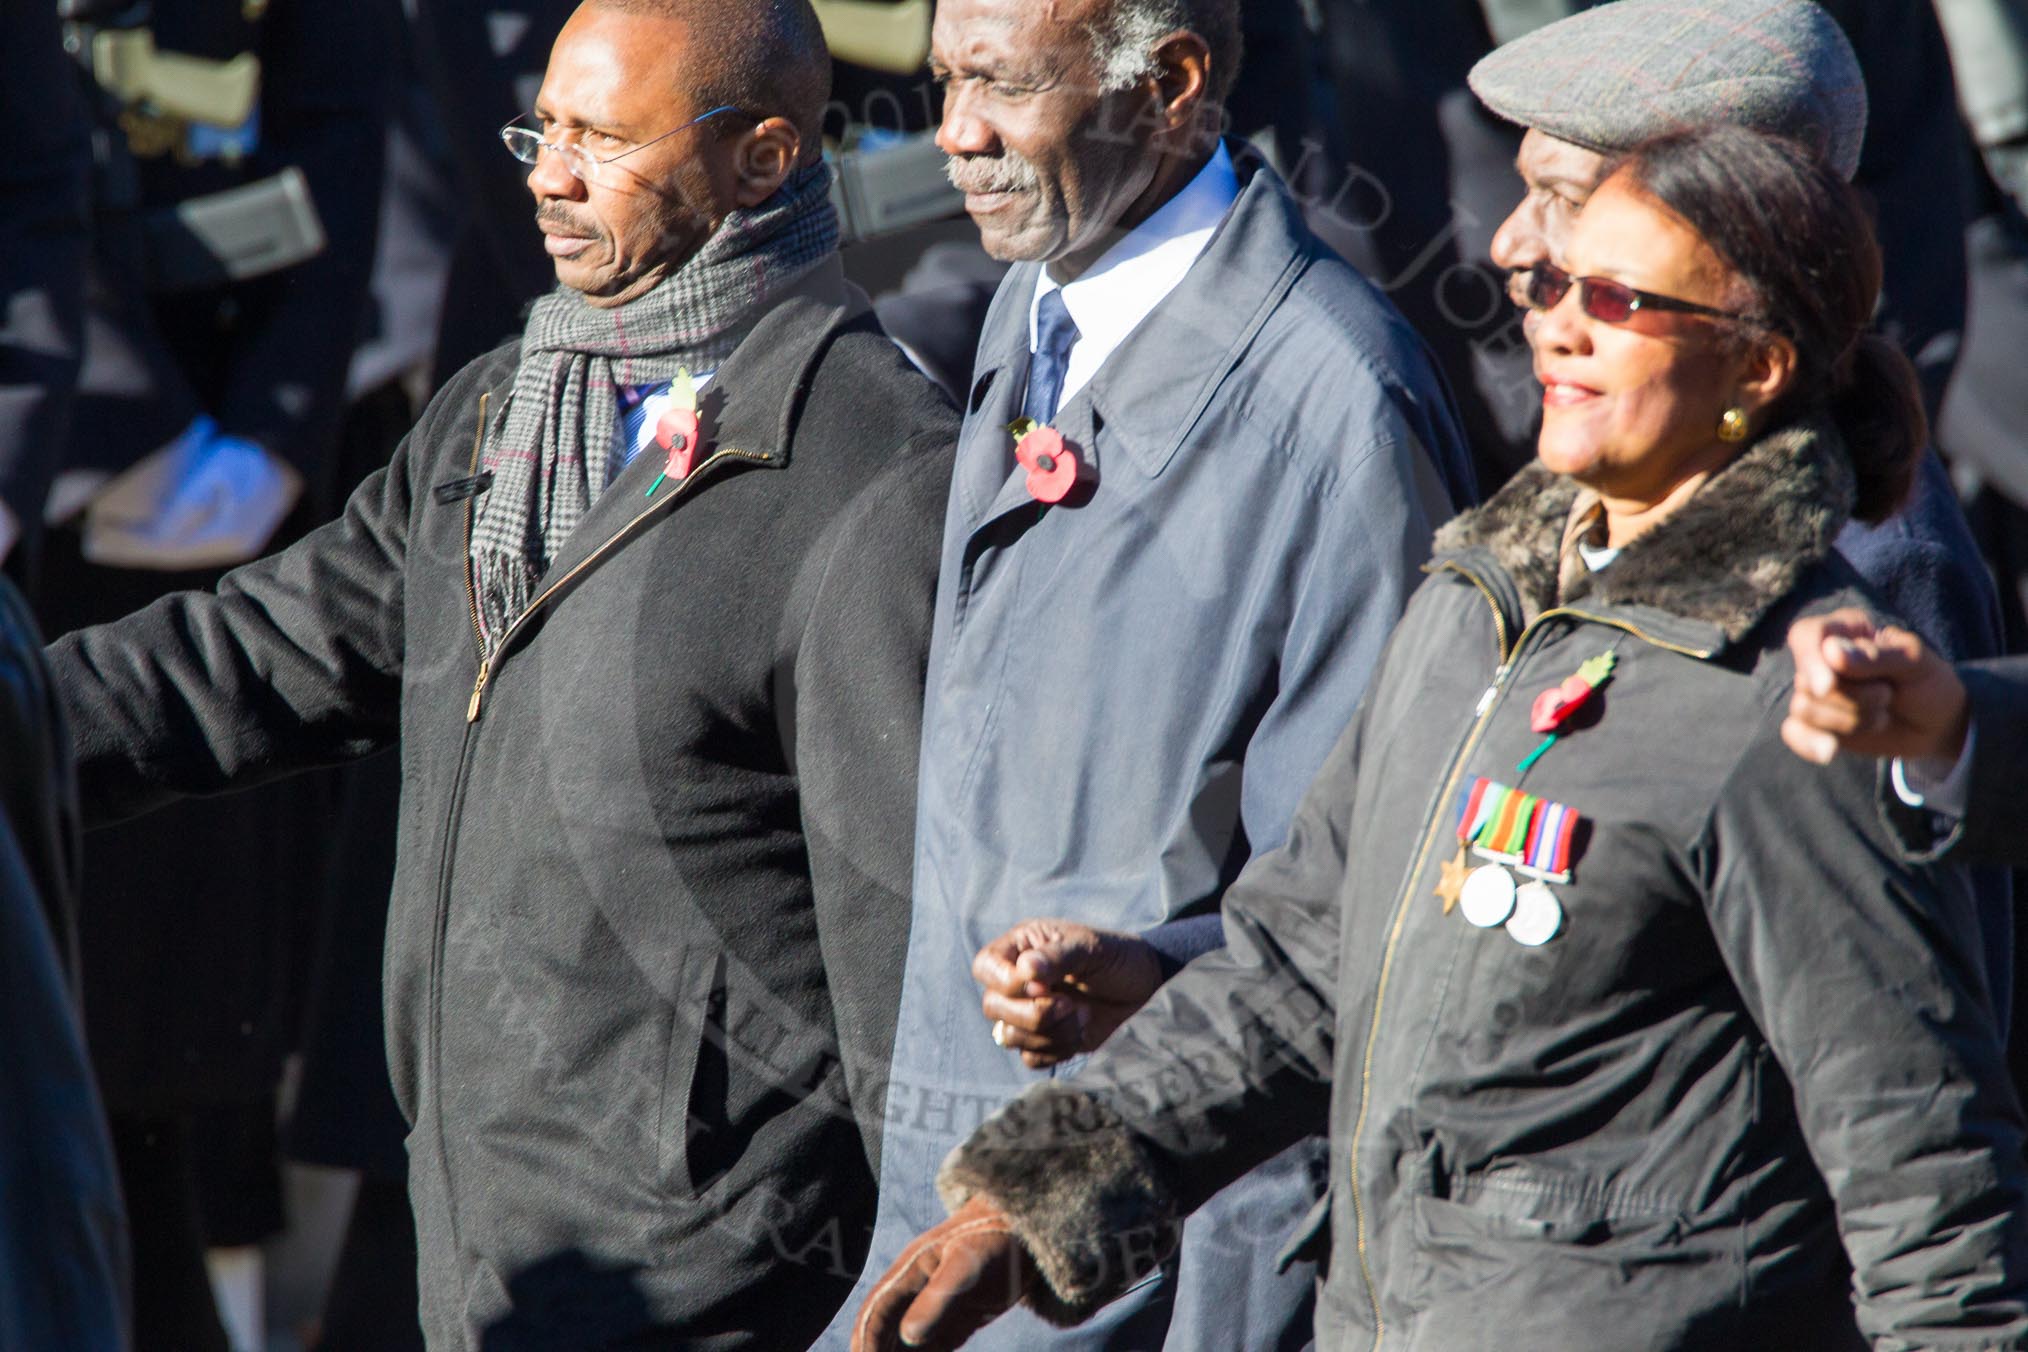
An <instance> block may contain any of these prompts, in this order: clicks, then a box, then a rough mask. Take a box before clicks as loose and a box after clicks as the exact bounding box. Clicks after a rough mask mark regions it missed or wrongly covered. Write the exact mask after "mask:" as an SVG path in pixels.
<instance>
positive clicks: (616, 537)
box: [465, 447, 774, 723]
mask: <svg viewBox="0 0 2028 1352" xmlns="http://www.w3.org/2000/svg"><path fill="white" fill-rule="evenodd" d="M728 460H743V461H745V462H747V463H748V464H752V465H765V464H770V463H772V462H773V460H774V457H773V456H772V455H769V454H768V453H767V452H765V451H758V452H756V451H741V450H735V449H732V448H730V447H728V448H727V449H725V450H722V451H718V452H716V453H715V454H713V455H712V456H711V457H710V458H709V459H707V460H706V461H705V462H704V463H703V464H701V465H699V466H698V467H697V468H696V469H693V470H692V471H690V476H689V477H688V478H686V479H684V480H683V482H681V483H679V484H677V485H676V487H675V489H674V490H672V491H671V492H670V494H669V496H667V497H665V498H662V499H660V500H659V501H657V502H655V503H654V504H653V505H651V506H650V507H648V509H647V510H646V511H643V512H642V513H641V514H640V515H639V516H637V517H635V518H634V519H633V520H632V521H629V522H628V523H627V524H626V525H624V526H622V527H620V529H619V530H617V531H615V532H614V533H613V534H612V536H611V537H610V538H609V539H607V541H606V542H605V543H604V544H602V545H600V546H599V547H598V548H597V549H595V550H593V551H592V552H591V553H590V554H587V555H586V556H585V557H584V559H583V561H582V562H580V563H579V564H578V565H577V566H576V567H574V568H572V569H571V570H570V571H569V572H567V573H565V574H564V575H563V576H562V577H560V578H558V579H557V580H556V581H554V582H552V583H550V584H549V585H548V586H547V587H545V588H543V589H542V591H541V593H540V594H538V595H537V596H536V598H535V599H534V600H533V601H530V602H529V603H528V609H526V610H524V611H522V612H521V614H520V616H519V617H518V618H517V619H516V620H515V621H514V623H512V624H510V625H508V626H507V632H506V633H504V634H502V635H500V641H499V642H497V643H495V644H494V645H493V651H492V652H491V653H490V654H487V655H486V656H485V657H483V658H482V659H481V661H480V663H479V679H478V680H477V681H476V682H474V683H473V685H472V702H471V703H470V704H469V705H468V706H466V709H465V722H467V723H476V722H478V721H479V712H480V710H481V708H482V707H483V706H484V703H485V699H486V687H487V685H488V684H490V683H491V682H492V679H493V668H494V667H495V665H497V664H498V663H499V661H500V658H501V656H502V655H503V654H504V653H505V652H506V651H507V647H508V645H509V644H510V643H512V642H513V641H514V636H515V635H516V634H518V633H520V632H521V629H522V626H523V625H526V624H527V623H528V621H529V620H531V619H533V618H534V616H535V613H536V612H537V611H539V610H541V609H542V608H543V607H544V606H546V605H547V604H548V603H549V601H550V599H551V598H552V597H554V596H555V595H556V594H557V593H558V592H560V591H562V590H563V589H564V588H565V587H567V586H569V585H570V584H571V583H572V582H573V581H574V580H576V579H577V578H578V577H581V576H582V575H583V574H584V573H585V571H586V570H588V569H589V568H591V567H592V565H593V564H596V563H598V562H599V561H600V560H601V559H603V558H605V556H606V555H607V554H609V553H611V552H612V551H613V549H614V547H615V546H617V545H619V544H620V543H621V542H622V541H624V540H625V539H626V538H627V537H628V536H629V535H631V534H633V532H634V531H635V530H636V529H637V528H638V527H639V526H640V525H641V524H642V523H643V522H645V521H647V520H648V519H649V518H650V517H653V516H654V515H655V514H656V513H658V512H662V511H666V510H667V509H668V508H669V507H670V506H671V505H673V504H675V503H677V502H681V501H682V500H683V497H684V495H685V494H687V493H689V492H690V490H691V489H692V488H694V487H695V486H696V485H697V483H698V482H699V481H700V480H701V479H702V478H703V477H704V472H705V471H706V470H708V469H710V468H711V467H712V466H713V465H717V464H721V463H723V462H725V461H728Z"/></svg>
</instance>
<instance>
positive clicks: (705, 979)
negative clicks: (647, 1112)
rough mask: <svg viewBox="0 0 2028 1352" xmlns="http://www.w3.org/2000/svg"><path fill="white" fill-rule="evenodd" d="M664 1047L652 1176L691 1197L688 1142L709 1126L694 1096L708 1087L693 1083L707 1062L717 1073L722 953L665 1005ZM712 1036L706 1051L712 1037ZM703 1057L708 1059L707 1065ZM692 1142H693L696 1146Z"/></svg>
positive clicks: (694, 1182) (694, 1185) (694, 1186)
mask: <svg viewBox="0 0 2028 1352" xmlns="http://www.w3.org/2000/svg"><path fill="white" fill-rule="evenodd" d="M668 1017H669V1040H668V1049H667V1052H666V1053H665V1055H664V1058H663V1070H662V1101H661V1107H660V1108H659V1110H658V1111H657V1114H656V1129H655V1178H656V1182H657V1184H658V1185H659V1186H660V1187H661V1188H662V1190H663V1191H665V1192H671V1193H674V1194H676V1195H678V1196H683V1197H689V1196H694V1195H695V1194H696V1193H697V1191H698V1190H699V1182H698V1179H697V1176H696V1174H697V1171H696V1169H695V1167H694V1166H693V1163H692V1156H693V1155H694V1154H696V1153H698V1151H697V1147H696V1145H694V1144H693V1142H694V1141H696V1138H699V1137H701V1136H703V1135H705V1134H706V1133H708V1132H709V1131H710V1125H711V1124H710V1123H709V1122H708V1121H706V1120H702V1119H700V1117H699V1115H698V1111H697V1109H698V1104H699V1100H700V1098H708V1097H709V1096H710V1086H708V1085H700V1084H699V1083H698V1081H699V1079H700V1077H701V1076H705V1075H708V1074H709V1073H710V1071H711V1068H712V1067H714V1066H715V1067H718V1068H719V1069H720V1071H721V1073H722V1067H723V1065H724V1028H725V957H724V955H723V954H720V955H719V956H718V957H717V959H716V960H715V961H713V962H712V964H711V965H710V967H709V968H708V969H707V971H706V972H704V973H702V974H699V975H698V976H693V977H692V979H691V980H690V981H689V982H687V983H686V984H685V985H684V986H683V987H682V988H681V989H680V990H678V991H677V993H676V999H675V1001H674V1002H673V1003H672V1004H671V1005H670V1007H669V1015H668ZM714 1037H716V1038H717V1039H718V1043H717V1049H716V1055H715V1056H712V1055H711V1052H712V1048H713V1038H714ZM707 1062H709V1064H707ZM701 1144H702V1143H701V1142H697V1145H701Z"/></svg>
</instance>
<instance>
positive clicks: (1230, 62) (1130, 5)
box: [1091, 0, 1245, 108]
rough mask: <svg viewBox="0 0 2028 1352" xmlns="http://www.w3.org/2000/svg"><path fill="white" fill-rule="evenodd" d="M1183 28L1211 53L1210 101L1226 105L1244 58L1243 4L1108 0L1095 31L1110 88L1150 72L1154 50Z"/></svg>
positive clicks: (1225, 0)
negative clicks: (1157, 45)
mask: <svg viewBox="0 0 2028 1352" xmlns="http://www.w3.org/2000/svg"><path fill="white" fill-rule="evenodd" d="M1179 29H1188V30H1189V31H1190V32H1192V33H1195V34H1196V35H1197V36H1198V37H1200V38H1203V39H1204V45H1205V46H1207V47H1209V48H1210V49H1211V101H1212V102H1213V103H1216V104H1217V105H1218V106H1220V107H1221V108H1222V107H1224V106H1225V101H1226V100H1227V99H1228V98H1230V97H1231V96H1232V86H1233V83H1234V82H1235V81H1236V80H1238V78H1239V65H1240V62H1241V60H1242V59H1244V55H1245V42H1244V41H1243V39H1242V38H1241V36H1240V25H1239V0H1105V3H1104V5H1103V6H1102V9H1101V12H1100V13H1099V15H1098V16H1097V17H1096V18H1094V19H1093V20H1092V21H1091V33H1092V53H1093V55H1094V56H1096V57H1097V58H1098V64H1099V75H1100V78H1101V79H1102V80H1103V81H1104V82H1105V85H1106V87H1107V88H1109V89H1118V88H1122V87H1124V86H1126V85H1129V84H1132V83H1133V82H1134V81H1136V80H1139V79H1141V78H1142V77H1143V76H1146V75H1149V74H1152V73H1153V70H1154V67H1153V64H1152V62H1151V61H1150V60H1149V53H1150V51H1151V50H1152V48H1153V47H1154V45H1155V43H1156V41H1157V40H1159V39H1161V38H1163V37H1166V36H1168V35H1169V34H1171V33H1174V32H1176V31H1178V30H1179Z"/></svg>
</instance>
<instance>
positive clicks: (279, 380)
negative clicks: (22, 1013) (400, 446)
mask: <svg viewBox="0 0 2028 1352" xmlns="http://www.w3.org/2000/svg"><path fill="white" fill-rule="evenodd" d="M386 3H387V0H353V2H352V3H347V4H344V5H323V4H317V5H304V4H279V5H274V6H272V7H270V5H269V4H268V3H267V0H238V3H230V4H223V3H201V2H200V0H155V2H154V3H144V4H139V5H135V4H131V3H127V2H126V0H120V2H119V3H100V2H99V0H60V3H58V5H57V9H58V12H59V13H60V14H61V16H62V20H63V27H64V46H65V48H66V49H67V50H68V51H69V52H70V54H71V56H72V57H73V58H74V62H75V67H76V69H75V71H74V76H75V83H76V86H77V88H78V89H79V90H81V91H82V92H83V94H84V96H85V97H86V98H87V99H88V101H89V104H90V107H91V113H92V119H93V124H94V126H93V133H92V149H93V164H92V207H93V222H94V229H95V239H94V242H93V247H92V253H91V258H90V262H89V267H88V270H87V272H86V275H87V278H88V294H87V327H86V338H85V348H84V364H83V371H82V376H81V380H80V389H79V395H78V399H77V402H76V405H75V409H74V416H73V418H72V425H71V429H70V436H69V438H68V441H67V443H66V446H65V450H64V453H63V457H62V460H61V464H60V469H59V472H57V473H56V474H55V475H54V478H53V487H52V489H51V492H50V495H49V498H48V501H47V503H46V507H45V517H46V519H47V520H48V521H49V522H50V524H51V530H50V533H49V538H48V544H47V551H46V558H45V566H44V567H43V569H42V571H41V577H40V580H39V585H38V589H37V596H38V602H39V610H40V613H41V617H42V622H43V627H44V629H45V631H46V632H47V633H49V634H50V635H51V636H54V635H57V634H61V633H63V632H66V631H68V630H70V629H74V628H77V627H79V626H81V625H85V624H91V623H94V622H97V621H99V620H103V619H109V618H112V617H113V616H116V615H121V614H124V613H126V612H127V611H129V610H132V609H134V608H136V607H138V606H141V605H144V604H146V603H147V602H148V601H149V600H151V599H152V598H154V597H155V596H157V595H161V594H163V593H165V592H168V591H172V590H177V589H180V588H184V587H190V586H209V585H211V584H212V583H213V582H215V581H216V579H217V577H218V576H219V575H220V573H221V572H222V571H223V570H224V569H226V568H228V567H230V566H232V565H234V564H237V563H240V562H243V561H245V560H247V559H250V558H253V557H255V556H257V555H259V554H260V553H262V552H264V551H265V550H266V549H268V548H269V547H271V546H272V545H274V544H276V543H278V542H281V541H285V540H287V539H289V538H292V537H294V536H295V535H297V534H299V533H301V532H302V531H303V530H305V529H307V528H308V527H309V526H311V525H313V524H315V523H316V522H317V521H318V520H320V519H322V518H323V517H325V516H328V515H329V514H330V513H331V511H332V510H333V508H334V506H335V497H334V494H335V490H336V488H337V485H336V483H335V482H334V479H333V473H332V471H333V460H332V450H333V448H334V446H335V445H336V444H337V438H338V431H339V424H340V415H341V411H342V409H343V396H344V389H345V379H346V372H347V369H348V366H349V365H350V363H351V360H352V354H353V350H354V348H355V347H356V346H357V344H358V339H359V317H360V315H361V312H362V306H363V304H364V300H365V294H366V283H367V276H368V270H369V267H370V264H371V261H372V258H373V241H374V232H375V228H376V223H377V220H378V215H379V186H380V179H381V155H382V140H383V117H384V112H383V106H382V105H383V97H384V83H385V79H386V77H387V74H388V72H389V70H390V66H389V63H388V61H387V51H388V38H389V36H390V34H391V32H392V23H391V20H392V13H391V10H388V9H386V8H385V5H386ZM10 72H11V54H10ZM17 125H18V124H17ZM325 791H326V790H323V789H319V788H317V787H311V788H308V789H297V788H293V787H292V788H290V789H288V790H283V791H275V790H265V791H261V792H258V793H254V794H250V795H245V796H242V797H238V798H231V799H222V800H219V801H217V802H213V803H204V804H198V805H194V806H190V807H185V808H182V809H178V810H177V811H175V812H173V813H170V814H165V815H164V816H162V817H160V818H156V819H153V820H150V821H149V822H147V823H145V824H142V825H137V826H126V827H118V828H114V829H112V830H108V831H104V832H99V833H96V834H94V835H93V837H92V838H91V840H90V842H89V846H88V850H87V854H86V862H85V866H84V871H83V875H82V880H81V895H82V897H83V905H82V907H81V921H80V942H81V953H82V973H83V983H84V996H85V1009H86V1023H87V1029H88V1033H89V1044H90V1046H91V1049H92V1054H93V1060H94V1064H95V1067H96V1069H97V1072H98V1076H99V1083H100V1087H101V1089H102V1091H103V1093H104V1095H105V1098H106V1101H107V1106H108V1109H109V1112H110V1116H111V1122H112V1132H113V1141H114V1147H115V1150H116V1152H117V1153H118V1157H119V1161H120V1167H121V1175H122V1181H123V1184H124V1187H125V1190H126V1194H127V1198H128V1202H129V1211H130V1215H131V1217H132V1219H133V1223H134V1266H135V1277H136V1281H135V1313H136V1319H135V1333H136V1340H137V1346H138V1347H140V1348H142V1349H147V1348H157V1347H159V1348H164V1349H176V1352H211V1350H212V1349H226V1348H228V1347H237V1348H244V1347H248V1346H257V1345H258V1344H259V1341H260V1339H261V1336H262V1329H261V1325H262V1323H263V1320H262V1318H261V1301H260V1292H261V1284H260V1271H259V1261H258V1256H257V1251H256V1250H254V1249H253V1248H252V1246H253V1245H255V1244H256V1243H258V1242H259V1241H260V1240H262V1239H264V1238H267V1237H268V1236H270V1235H272V1234H273V1233H275V1232H276V1231H277V1230H279V1229H280V1228H281V1225H282V1221H283V1218H282V1214H281V1201H280V1175H279V1157H278V1152H277V1146H276V1140H275V1118H276V1092H277V1087H278V1084H279V1079H280V1072H281V1065H282V1058H283V1055H284V1053H285V1051H286V1050H287V1049H288V1047H289V1045H290V1044H291V1042H292V1041H293V1038H294V1027H295V1023H296V1018H297V1004H298V1001H299V999H300V989H301V986H302V984H303V983H302V978H301V976H300V969H301V968H302V966H303V963H304V953H305V951H306V944H305V939H306V935H307V934H308V933H310V932H313V931H314V926H315V919H314V917H315V915H316V907H317V903H318V900H319V887H320V885H321V870H320V869H319V868H318V867H317V855H316V843H317V842H318V841H319V839H320V837H321V820H322V818H323V817H324V815H325V814H324V809H323V805H322V803H321V801H320V800H321V798H322V795H323V793H324V792H325ZM172 917H173V918H172ZM206 1250H212V1251H213V1262H212V1269H211V1271H210V1272H209V1273H208V1272H207V1268H206V1264H205V1261H204V1259H205V1252H206ZM208 1278H209V1279H208ZM210 1279H215V1281H216V1284H217V1288H218V1290H219V1291H220V1292H221V1293H222V1295H223V1297H224V1305H225V1313H226V1315H227V1319H226V1321H225V1324H222V1323H221V1319H220V1314H219V1311H218V1309H217V1308H216V1306H215V1302H214V1298H213V1281H212V1280H210ZM228 1324H229V1325H230V1336H228V1329H227V1327H226V1325H228Z"/></svg>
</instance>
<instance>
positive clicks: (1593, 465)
mask: <svg viewBox="0 0 2028 1352" xmlns="http://www.w3.org/2000/svg"><path fill="white" fill-rule="evenodd" d="M1558 262H1559V265H1560V266H1562V267H1563V269H1564V270H1565V271H1566V272H1568V273H1569V274H1570V275H1571V276H1573V277H1608V278H1611V279H1612V280H1614V281H1617V282H1622V283H1624V284H1626V285H1627V286H1630V287H1634V288H1636V289H1638V290H1641V291H1648V292H1653V293H1655V294H1657V295H1661V296H1668V297H1672V298H1674V299H1677V300H1684V301H1690V302H1693V303H1695V304H1698V305H1704V306H1709V307H1711V308H1712V309H1718V310H1734V311H1737V310H1739V309H1740V308H1742V307H1741V305H1740V301H1741V296H1740V294H1739V292H1740V291H1741V290H1742V289H1743V288H1742V287H1741V286H1740V284H1739V282H1738V281H1737V279H1736V278H1735V276H1734V275H1733V273H1732V270H1731V269H1730V268H1728V267H1727V266H1726V264H1725V262H1724V260H1722V259H1721V258H1720V257H1719V256H1718V255H1717V254H1716V253H1715V252H1714V251H1713V250H1712V249H1711V246H1710V245H1709V244H1707V243H1706V242H1705V241H1704V239H1703V238H1702V237H1701V236H1699V235H1698V234H1697V232H1696V231H1695V230H1693V229H1691V228H1690V226H1689V225H1688V224H1687V223H1686V222H1684V221H1683V220H1682V218H1680V217H1678V216H1677V215H1675V214H1674V213H1673V212H1671V211H1670V210H1669V209H1668V208H1666V207H1664V206H1663V205H1662V204H1661V203H1659V202H1657V201H1656V200H1655V199H1654V198H1652V197H1649V196H1648V195H1647V194H1646V193H1644V192H1642V191H1641V190H1640V189H1639V188H1637V187H1635V186H1633V185H1632V183H1631V182H1630V181H1629V180H1628V179H1627V177H1626V176H1624V175H1616V176H1614V177H1613V178H1611V179H1609V180H1607V181H1606V182H1605V183H1604V184H1602V185H1601V186H1600V187H1599V189H1598V191H1597V192H1596V193H1594V194H1593V195H1592V198H1591V200H1590V201H1589V202H1587V203H1586V204H1585V208H1584V210H1583V212H1581V213H1580V214H1579V216H1578V219H1577V224H1576V227H1575V228H1574V230H1573V231H1572V232H1571V236H1570V240H1569V244H1568V248H1567V256H1566V257H1565V258H1563V259H1560V260H1558ZM1532 319H1533V322H1532V323H1531V324H1530V325H1529V341H1530V342H1531V344H1532V345H1533V346H1534V349H1535V376H1536V379H1538V380H1540V381H1541V382H1542V435H1541V439H1540V441H1539V442H1538V444H1537V454H1538V456H1539V457H1540V459H1541V461H1542V463H1543V464H1544V465H1546V466H1547V467H1548V468H1550V469H1552V470H1554V471H1556V472H1557V473H1559V474H1564V475H1568V476H1569V477H1570V478H1572V479H1575V480H1577V481H1578V482H1580V483H1582V484H1584V485H1585V486H1587V487H1589V488H1592V489H1595V490H1597V491H1598V492H1600V493H1601V494H1604V495H1606V496H1607V497H1611V498H1618V499H1622V500H1625V501H1630V502H1657V501H1660V500H1661V499H1662V498H1664V497H1666V496H1667V495H1668V494H1669V492H1670V491H1671V490H1672V489H1674V488H1675V487H1676V486H1677V485H1679V484H1681V483H1682V482H1683V481H1684V480H1685V479H1686V478H1688V477H1689V476H1690V475H1693V474H1695V473H1698V472H1700V471H1706V470H1710V469H1715V468H1717V466H1718V464H1722V463H1723V460H1724V459H1726V458H1729V451H1728V450H1726V449H1725V448H1724V447H1723V444H1722V443H1721V442H1720V441H1719V437H1718V428H1719V422H1720V419H1721V417H1722V416H1723V415H1724V413H1725V411H1726V410H1727V409H1728V408H1731V407H1733V406H1734V405H1735V403H1737V402H1738V401H1739V397H1740V392H1741V389H1742V387H1744V386H1746V385H1748V384H1750V383H1751V382H1750V380H1749V379H1748V369H1749V367H1750V365H1751V353H1750V345H1748V344H1743V343H1741V342H1740V341H1739V339H1740V337H1741V333H1740V331H1739V330H1738V329H1737V328H1736V327H1735V326H1733V325H1731V324H1729V323H1728V322H1726V321H1724V320H1718V319H1712V318H1708V317H1705V316H1698V315H1687V314H1681V313H1676V312H1671V311H1665V310H1647V309H1643V310H1637V311H1635V312H1634V313H1633V314H1632V315H1631V316H1630V317H1629V318H1628V319H1627V320H1626V321H1625V322H1624V323H1620V324H1607V323H1604V322H1602V321H1600V320H1597V319H1594V318H1592V317H1591V316H1590V315H1588V314H1586V313H1585V312H1584V310H1583V308H1582V306H1581V305H1580V302H1579V295H1578V288H1577V287H1572V288H1571V290H1570V292H1569V294H1567V295H1566V296H1564V298H1563V299H1562V300H1561V301H1560V302H1559V303H1558V304H1556V305H1554V306H1552V307H1550V308H1549V309H1548V310H1545V311H1540V312H1538V313H1537V314H1536V315H1534V316H1533V317H1532ZM1755 402H1758V401H1755ZM1714 457H1715V458H1716V463H1713V461H1714Z"/></svg>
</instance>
